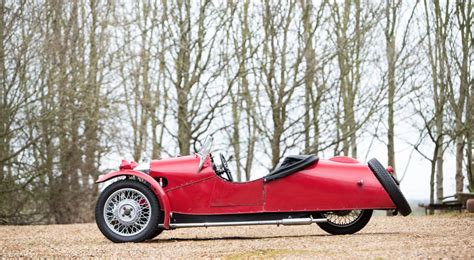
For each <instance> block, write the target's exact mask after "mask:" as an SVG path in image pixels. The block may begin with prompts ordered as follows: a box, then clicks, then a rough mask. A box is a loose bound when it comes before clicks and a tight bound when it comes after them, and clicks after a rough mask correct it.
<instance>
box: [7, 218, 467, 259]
mask: <svg viewBox="0 0 474 260" xmlns="http://www.w3.org/2000/svg"><path fill="white" fill-rule="evenodd" d="M51 256H52V257H86V258H87V257H107V258H111V257H112V258H125V257H127V258H129V257H133V258H135V259H137V258H138V257H139V258H143V257H148V258H188V259H189V258H196V257H203V258H341V257H342V258H390V259H392V258H405V257H408V258H420V257H421V258H427V257H429V258H441V257H449V258H452V257H456V258H463V259H473V258H474V214H467V213H466V214H445V215H436V216H427V217H425V216H410V217H398V216H397V217H384V216H376V217H373V218H372V220H371V221H370V222H369V224H368V225H367V226H366V227H365V228H364V229H363V230H362V231H361V232H359V233H357V234H354V235H346V236H332V235H328V234H326V233H324V231H322V230H320V229H319V228H318V227H317V226H316V225H312V226H285V227H277V226H246V227H223V228H217V227H215V228H207V229H206V228H192V229H179V230H173V231H165V232H164V233H162V234H161V235H160V236H158V237H157V238H156V239H154V240H151V241H149V242H144V243H135V244H134V243H127V244H114V243H112V242H110V241H108V240H107V239H106V238H105V237H104V236H103V235H102V234H101V233H100V231H99V230H98V229H97V227H96V225H95V224H93V223H91V224H75V225H44V226H0V258H9V257H15V258H18V257H51Z"/></svg>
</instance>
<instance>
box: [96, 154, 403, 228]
mask: <svg viewBox="0 0 474 260" xmlns="http://www.w3.org/2000/svg"><path fill="white" fill-rule="evenodd" d="M209 156H210V155H208V156H206V158H205V160H204V164H203V167H202V169H201V170H199V164H200V158H199V155H189V156H182V157H175V158H169V159H163V160H155V161H151V163H150V169H149V172H146V173H145V172H141V171H137V170H134V169H133V168H134V167H135V166H136V164H135V163H133V162H132V163H130V162H127V161H123V162H122V165H121V167H120V170H118V171H115V172H111V173H109V174H106V175H103V176H101V177H100V178H99V179H98V180H97V182H98V183H100V182H104V181H107V180H110V179H113V178H115V177H119V176H128V177H132V178H138V179H140V180H141V181H143V182H145V183H147V184H148V185H149V186H150V187H151V189H152V190H153V192H154V194H155V195H156V197H157V198H158V200H159V203H160V210H161V211H162V212H163V216H164V217H163V223H162V226H163V228H164V229H169V228H170V219H171V216H172V214H186V215H206V216H208V215H223V214H227V215H228V214H235V215H240V214H254V213H278V212H320V211H323V212H324V211H341V210H357V209H361V210H363V209H384V210H387V209H397V206H396V205H395V204H394V202H393V201H392V199H391V197H390V196H389V194H388V193H387V191H386V189H384V187H383V186H382V185H381V182H380V181H379V180H378V179H377V177H376V176H375V175H374V172H373V171H372V170H371V169H370V168H369V166H368V165H367V164H363V163H360V162H358V161H357V160H355V159H352V158H349V157H333V158H330V159H328V160H323V159H321V160H318V161H316V162H315V163H313V164H311V165H309V166H307V167H305V168H304V169H301V170H299V171H297V172H295V173H292V174H290V175H288V176H285V177H282V178H279V179H275V180H272V181H269V182H266V181H264V178H260V179H257V180H253V181H248V182H231V181H228V180H225V179H224V178H222V177H221V176H219V175H217V174H216V173H215V172H214V170H213V167H212V165H211V160H210V157H209ZM387 171H388V172H390V169H387ZM408 214H409V213H408Z"/></svg>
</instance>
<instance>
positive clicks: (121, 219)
mask: <svg viewBox="0 0 474 260" xmlns="http://www.w3.org/2000/svg"><path fill="white" fill-rule="evenodd" d="M159 212H160V208H159V202H158V199H157V198H156V195H155V194H154V193H153V192H152V191H151V190H150V189H149V188H148V187H147V186H146V185H145V184H143V183H140V182H137V181H132V180H124V181H118V182H115V183H113V184H111V185H110V186H108V187H107V188H106V189H105V190H104V191H103V192H102V193H101V194H100V196H99V199H98V201H97V205H96V210H95V219H96V222H97V226H98V227H99V229H100V231H101V232H102V234H104V235H105V236H106V237H107V238H108V239H110V240H111V241H113V242H116V243H121V242H141V241H144V240H146V239H149V238H150V237H152V236H154V235H155V232H156V227H157V226H158V221H159Z"/></svg>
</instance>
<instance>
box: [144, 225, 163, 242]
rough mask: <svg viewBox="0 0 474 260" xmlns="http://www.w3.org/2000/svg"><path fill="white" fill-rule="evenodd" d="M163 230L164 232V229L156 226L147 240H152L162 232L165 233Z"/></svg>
mask: <svg viewBox="0 0 474 260" xmlns="http://www.w3.org/2000/svg"><path fill="white" fill-rule="evenodd" d="M158 223H161V222H158ZM163 230H164V228H161V227H158V226H156V227H155V229H154V230H153V232H152V233H151V234H150V236H149V237H148V238H147V239H146V240H152V239H153V238H155V237H157V236H158V235H160V234H161V232H163Z"/></svg>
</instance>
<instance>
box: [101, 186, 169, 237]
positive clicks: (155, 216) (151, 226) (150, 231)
mask: <svg viewBox="0 0 474 260" xmlns="http://www.w3.org/2000/svg"><path fill="white" fill-rule="evenodd" d="M124 188H130V189H135V190H137V191H139V192H141V193H142V194H143V195H144V196H145V197H146V198H147V199H148V201H149V203H150V210H151V216H150V219H149V222H148V224H147V225H146V227H145V228H144V229H143V230H141V231H140V232H139V233H138V234H135V235H132V236H122V235H119V234H117V233H115V232H114V231H112V230H111V229H110V228H109V226H108V225H107V223H106V220H105V218H104V206H105V203H106V202H107V199H108V198H109V196H111V195H112V194H113V193H114V192H115V191H117V190H120V189H124ZM159 216H160V204H159V202H158V199H157V198H156V195H155V194H154V193H153V192H152V191H151V190H150V188H148V187H147V186H146V185H145V184H143V183H140V182H138V181H132V180H123V181H117V182H115V183H112V184H111V185H109V186H108V187H107V188H105V190H104V191H103V192H102V193H101V194H100V196H99V199H98V200H97V204H96V208H95V220H96V223H97V226H98V227H99V230H100V231H101V232H102V234H104V236H105V237H107V238H108V239H109V240H111V241H112V242H115V243H124V242H142V241H144V240H146V239H149V238H150V237H151V236H152V235H154V234H155V232H156V228H157V227H158V223H159Z"/></svg>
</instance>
